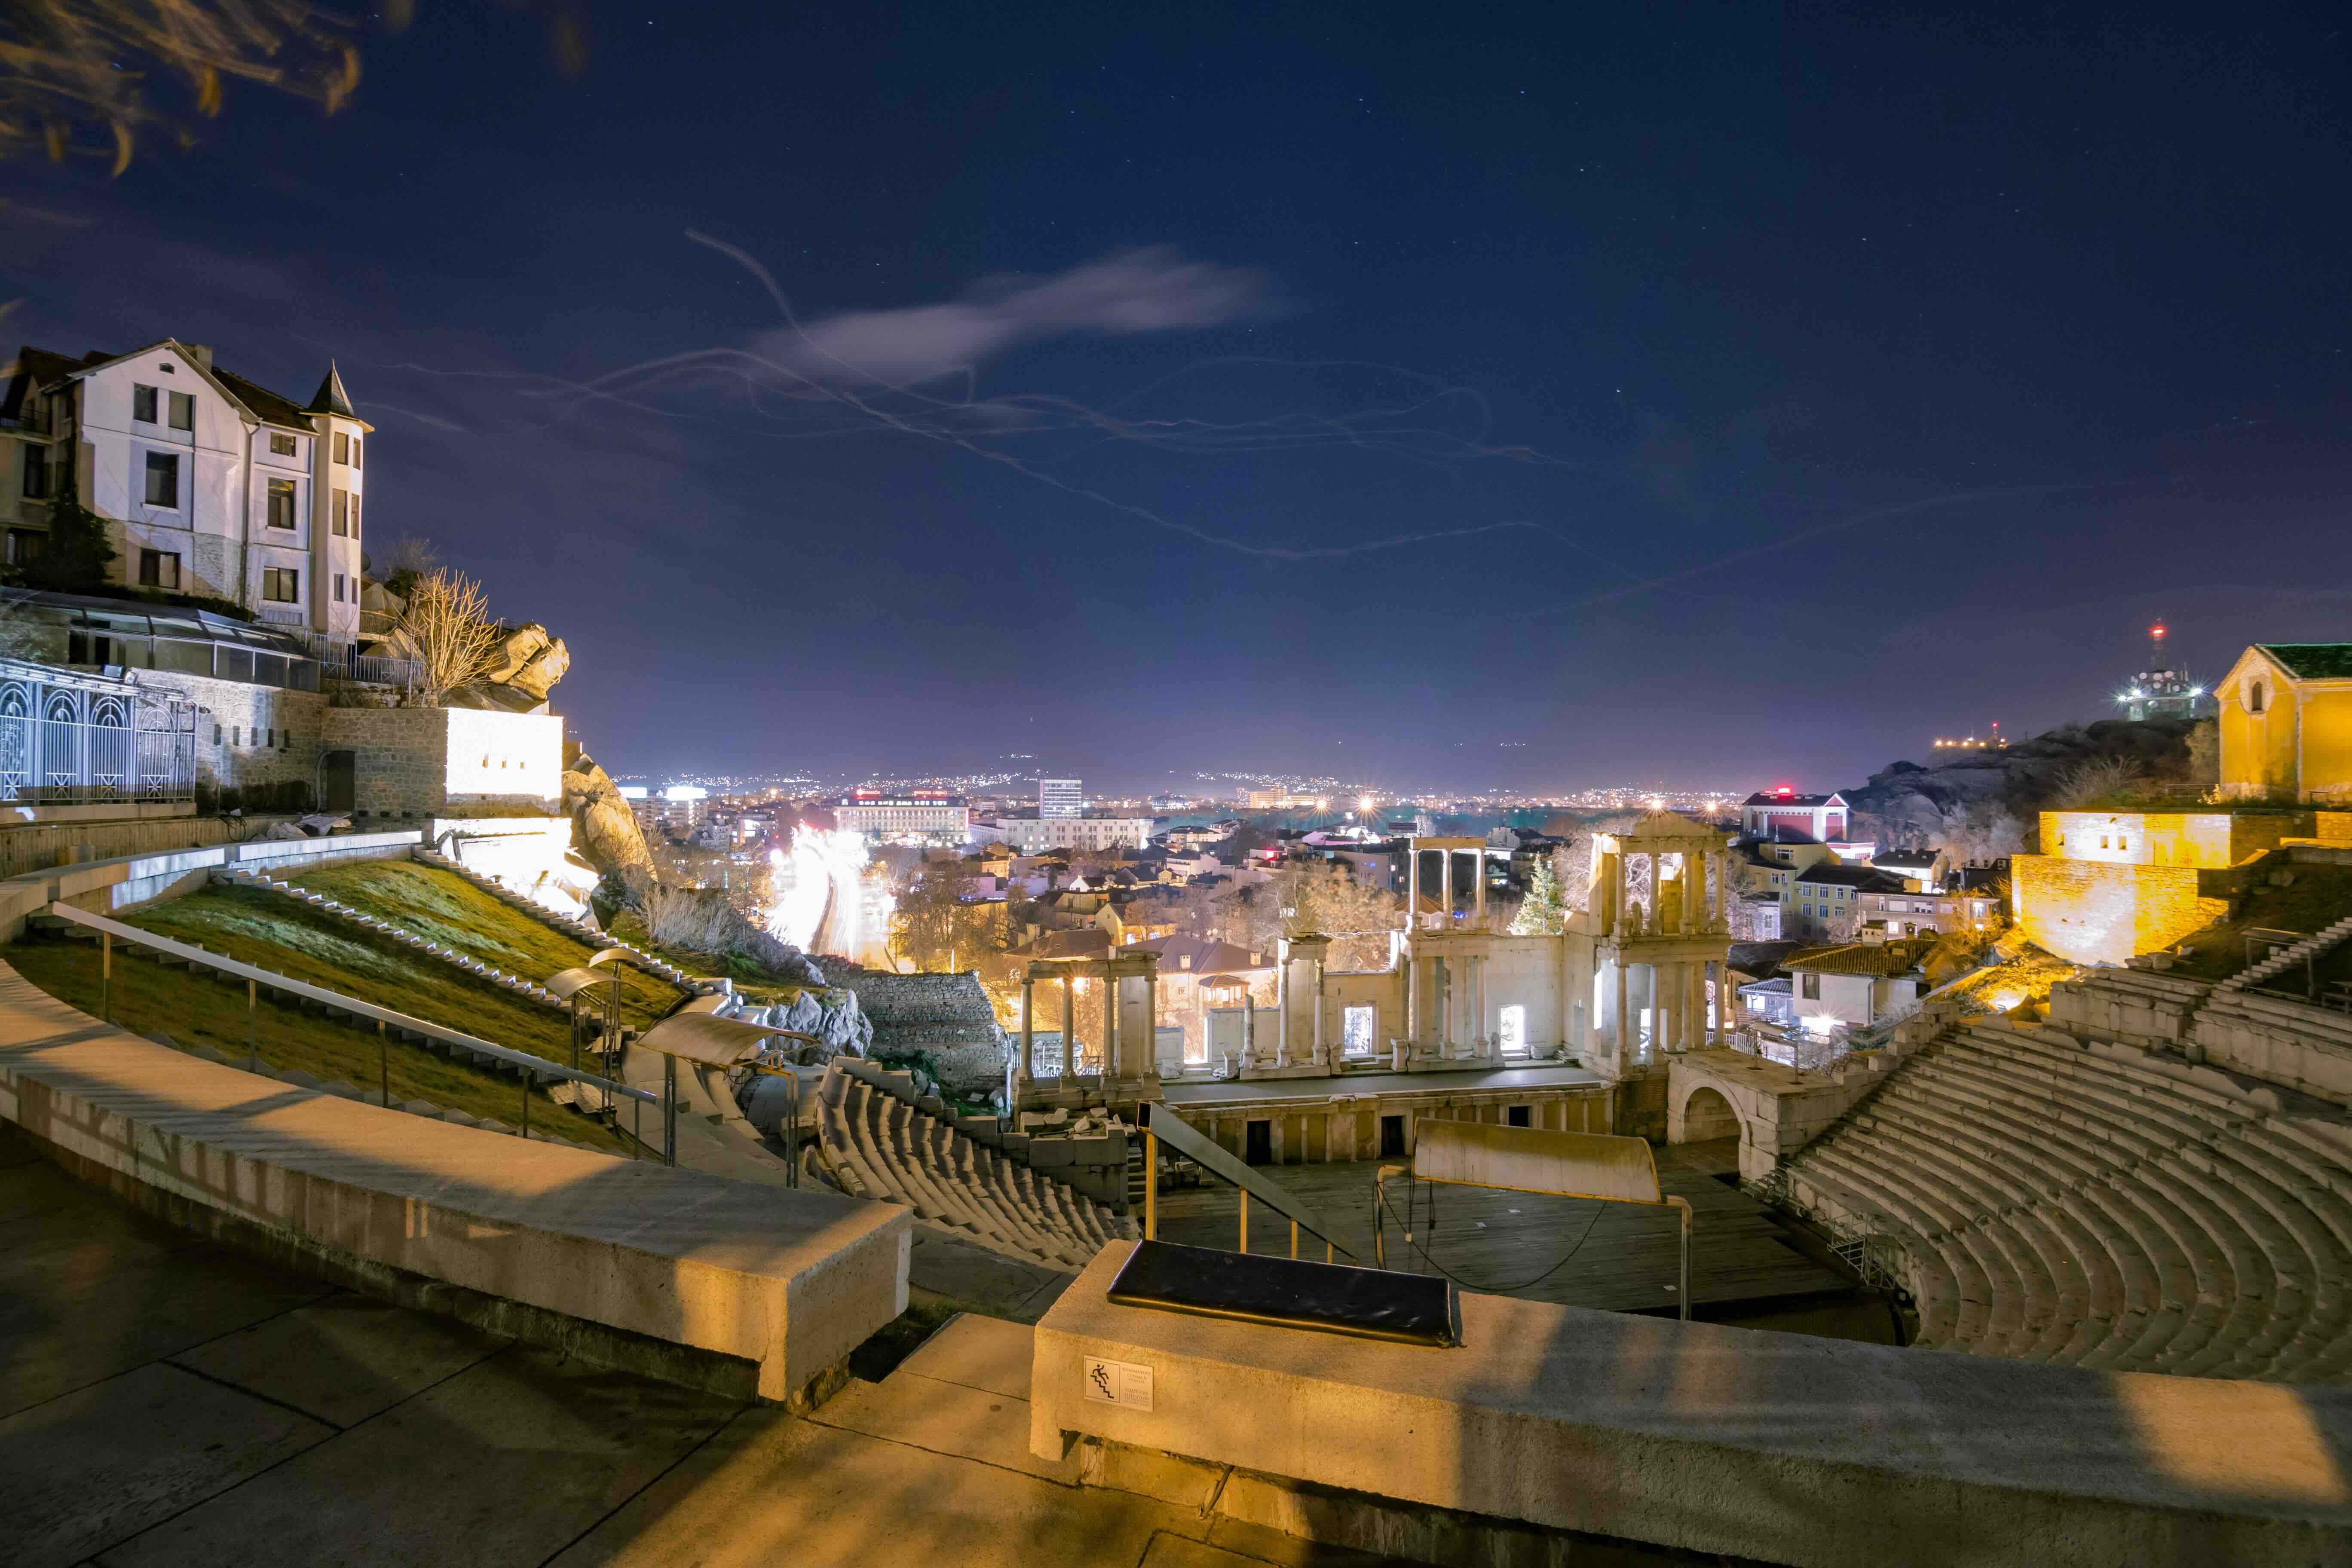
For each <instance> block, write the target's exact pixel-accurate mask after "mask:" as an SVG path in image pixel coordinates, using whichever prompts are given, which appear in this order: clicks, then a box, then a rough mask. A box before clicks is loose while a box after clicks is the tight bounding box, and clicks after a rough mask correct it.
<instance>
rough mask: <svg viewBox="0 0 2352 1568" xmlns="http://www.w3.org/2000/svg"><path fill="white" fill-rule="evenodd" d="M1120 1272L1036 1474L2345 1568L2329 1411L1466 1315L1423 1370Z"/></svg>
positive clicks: (1521, 1307)
mask: <svg viewBox="0 0 2352 1568" xmlns="http://www.w3.org/2000/svg"><path fill="white" fill-rule="evenodd" d="M1128 1252H1129V1246H1128V1244H1125V1243H1118V1242H1114V1243H1112V1244H1111V1245H1110V1246H1108V1247H1106V1248H1104V1250H1103V1252H1102V1254H1101V1255H1100V1256H1099V1257H1097V1258H1096V1259H1095V1261H1094V1262H1093V1263H1092V1264H1091V1265H1089V1266H1088V1268H1087V1271H1086V1272H1085V1273H1084V1274H1083V1275H1081V1276H1080V1277H1079V1279H1078V1280H1077V1282H1076V1284H1074V1285H1072V1286H1071V1287H1070V1289H1068V1290H1066V1291H1065V1292H1064V1293H1063V1295H1062V1296H1061V1298H1060V1300H1057V1301H1056V1302H1055V1305H1054V1307H1053V1309H1052V1310H1050V1311H1048V1312H1047V1313H1046V1315H1045V1320H1044V1321H1042V1322H1040V1323H1039V1324H1038V1325H1037V1331H1036V1337H1035V1351H1034V1363H1033V1364H1032V1368H1031V1373H1030V1400H1031V1405H1030V1421H1031V1443H1030V1447H1031V1449H1032V1451H1033V1452H1034V1453H1035V1454H1036V1455H1038V1456H1039V1457H1041V1458H1054V1459H1059V1458H1063V1457H1064V1455H1065V1454H1066V1452H1067V1451H1068V1447H1069V1443H1070V1440H1071V1438H1072V1437H1073V1436H1083V1437H1086V1438H1090V1439H1095V1440H1098V1441H1100V1442H1102V1443H1104V1444H1106V1445H1117V1446H1118V1447H1119V1448H1120V1449H1122V1450H1125V1451H1128V1452H1131V1453H1139V1454H1142V1455H1145V1456H1151V1455H1174V1456H1178V1457H1180V1458H1185V1459H1192V1460H1199V1461H1204V1462H1206V1463H1209V1464H1213V1465H1231V1466H1234V1467H1235V1469H1236V1472H1237V1473H1239V1472H1251V1473H1255V1474H1256V1475H1258V1476H1271V1477H1279V1478H1286V1479H1289V1480H1290V1481H1294V1482H1299V1483H1305V1485H1306V1487H1307V1488H1311V1489H1341V1490H1344V1491H1345V1492H1349V1493H1357V1494H1365V1493H1369V1494H1371V1497H1372V1499H1373V1500H1394V1501H1396V1502H1399V1503H1402V1504H1408V1505H1414V1506H1417V1507H1421V1508H1434V1509H1443V1510H1455V1511H1457V1512H1459V1513H1461V1514H1465V1515H1473V1516H1481V1517H1483V1518H1486V1519H1488V1520H1501V1521H1521V1522H1523V1523H1526V1524H1532V1525H1536V1526H1539V1527H1541V1528H1543V1529H1545V1530H1549V1531H1587V1532H1591V1533H1592V1534H1597V1535H1602V1536H1614V1537H1620V1538H1623V1539H1628V1540H1633V1541H1640V1542H1652V1543H1654V1544H1657V1545H1661V1546H1667V1547H1674V1548H1679V1549H1682V1550H1685V1551H1691V1552H1705V1553H1722V1554H1726V1555H1730V1556H1736V1557H1742V1558H1755V1559H1760V1560H1762V1561H1765V1562H1771V1563H1801V1564H1808V1565H1819V1568H1885V1564H1887V1563H1927V1564H1943V1563H1949V1564H1962V1563H1967V1564H1977V1563H2069V1564H2076V1565H2089V1568H2100V1565H2106V1564H2114V1565H2116V1568H2124V1565H2133V1568H2137V1565H2138V1564H2143V1563H2234V1564H2269V1563H2277V1564H2288V1563H2294V1564H2305V1563H2321V1562H2342V1561H2344V1560H2345V1559H2346V1557H2347V1552H2352V1483H2347V1478H2346V1474H2345V1470H2344V1461H2343V1460H2342V1459H2340V1458H2339V1456H2342V1455H2346V1454H2352V1392H2347V1391H2344V1390H2339V1389H2332V1388H2291V1387H2284V1386H2280V1385H2277V1384H2254V1383H2238V1382H2228V1381H2223V1380H2219V1379H2209V1378H2185V1377H2164V1376H2158V1375H2152V1374H2147V1373H2100V1372H2086V1371H2083V1370H2080V1369H2077V1368H2071V1367H2045V1366H2038V1365H2034V1364H2032V1363H2021V1362H2011V1361H2002V1360H1998V1359H1994V1358H1991V1357H1979V1356H1960V1355H1950V1354H1946V1353H1942V1352H1933V1351H1905V1350H1897V1349H1895V1348H1892V1347H1889V1346H1884V1345H1869V1344H1859V1343H1854V1342H1848V1341H1842V1340H1829V1339H1818V1338H1813V1337H1811V1336H1808V1335H1802V1334H1777V1333H1758V1332H1754V1331H1748V1330H1743V1329H1730V1328H1718V1327H1716V1326H1714V1325H1712V1324H1707V1323H1681V1322H1675V1321H1668V1320H1663V1319H1655V1318H1646V1317H1641V1316H1637V1315H1633V1314H1627V1313H1615V1312H1596V1311H1589V1310H1583V1309H1580V1308H1576V1307H1557V1306H1552V1305H1549V1304H1547V1303H1544V1302H1537V1301H1521V1300H1510V1299H1507V1298H1504V1297H1497V1296H1479V1295H1469V1294H1465V1295H1464V1296H1463V1297H1462V1299H1461V1300H1462V1327H1463V1334H1464V1339H1465V1344H1464V1346H1463V1348H1461V1349H1457V1350H1433V1349H1427V1348H1423V1347H1421V1346H1413V1345H1399V1344H1387V1343H1382V1342H1375V1341H1370V1340H1357V1339H1348V1338H1343V1337H1340V1336H1339V1335H1334V1334H1323V1333H1315V1332H1309V1331H1297V1330H1290V1329H1283V1328H1274V1327H1266V1326H1261V1325H1257V1324H1252V1323H1244V1322H1234V1321H1221V1320H1215V1319H1208V1318H1201V1317H1192V1316H1186V1315H1181V1314H1178V1313H1173V1312H1163V1311H1155V1310H1148V1309H1143V1308H1133V1307H1117V1306H1113V1305H1111V1304H1110V1303H1109V1302H1108V1300H1106V1292H1107V1290H1108V1287H1109V1284H1110V1280H1111V1279H1112V1277H1113V1276H1114V1275H1115V1274H1116V1273H1117V1271H1118V1267H1119V1265H1120V1264H1122V1263H1123V1262H1124V1261H1125V1260H1126V1258H1127V1255H1128ZM1101 1362H1110V1363H1120V1365H1121V1366H1124V1367H1136V1368H1141V1369H1144V1375H1141V1376H1139V1375H1137V1374H1135V1373H1126V1374H1124V1375H1123V1376H1122V1375H1121V1374H1120V1373H1119V1371H1118V1368H1114V1369H1113V1371H1112V1373H1111V1374H1110V1376H1109V1379H1108V1383H1109V1386H1111V1387H1112V1388H1114V1389H1116V1390H1117V1391H1118V1394H1119V1402H1118V1403H1106V1402H1105V1401H1104V1400H1103V1399H1102V1398H1101V1397H1100V1396H1099V1393H1098V1392H1097V1394H1094V1395H1093V1396H1090V1394H1089V1387H1090V1384H1096V1382H1097V1380H1094V1379H1091V1378H1090V1377H1089V1371H1090V1369H1091V1368H1092V1367H1094V1366H1095V1365H1096V1364H1097V1363H1101ZM1147 1379H1148V1382H1147ZM1147 1386H1148V1388H1149V1391H1150V1392H1149V1396H1148V1399H1147V1398H1146V1397H1144V1396H1143V1390H1144V1389H1145V1388H1146V1387H1147ZM1323 1500H1324V1504H1325V1511H1329V1510H1331V1509H1334V1508H1339V1507H1342V1506H1344V1502H1343V1500H1342V1501H1339V1502H1335V1501H1334V1500H1332V1498H1331V1495H1330V1493H1328V1492H1326V1493H1324V1494H1323ZM1330 1538H1331V1537H1330V1536H1329V1535H1328V1534H1325V1533H1322V1532H1319V1531H1318V1539H1330ZM1351 1543H1352V1542H1351ZM1365 1544H1370V1542H1366V1543H1365ZM1531 1544H1535V1543H1531ZM1561 1544H1563V1545H1565V1546H1568V1547H1569V1549H1570V1551H1573V1550H1575V1545H1574V1543H1570V1542H1562V1543H1561Z"/></svg>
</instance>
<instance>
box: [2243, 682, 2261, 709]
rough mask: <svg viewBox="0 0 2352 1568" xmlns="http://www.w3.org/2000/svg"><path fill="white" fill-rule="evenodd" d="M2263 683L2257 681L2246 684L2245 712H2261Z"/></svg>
mask: <svg viewBox="0 0 2352 1568" xmlns="http://www.w3.org/2000/svg"><path fill="white" fill-rule="evenodd" d="M2262 710H2263V683H2262V682H2261V681H2259V680H2250V681H2248V682H2246V711H2247V712H2249V713H2259V712H2261V711H2262Z"/></svg>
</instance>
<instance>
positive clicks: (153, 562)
mask: <svg viewBox="0 0 2352 1568" xmlns="http://www.w3.org/2000/svg"><path fill="white" fill-rule="evenodd" d="M139 585H140V586H141V587H142V588H176V587H178V586H179V585H180V557H179V554H178V552H174V551H170V550H142V551H141V552H139Z"/></svg>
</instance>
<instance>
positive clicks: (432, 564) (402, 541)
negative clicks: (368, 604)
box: [378, 533, 441, 593]
mask: <svg viewBox="0 0 2352 1568" xmlns="http://www.w3.org/2000/svg"><path fill="white" fill-rule="evenodd" d="M440 564H441V552H439V551H438V550H436V549H435V548H434V547H433V542H432V541H431V540H429V539H423V538H419V537H418V536H417V535H415V534H414V533H404V534H402V535H401V536H400V537H399V538H397V539H395V540H394V541H393V542H391V543H389V544H387V545H385V546H384V547H383V560H382V562H381V563H380V564H379V566H378V572H379V577H378V580H379V581H380V582H383V583H384V584H387V585H389V586H391V587H392V589H393V591H394V593H399V592H400V591H401V584H400V579H402V578H406V579H407V580H408V582H409V583H411V584H414V583H415V581H416V579H417V578H419V577H422V576H424V575H425V574H426V573H428V572H430V571H432V570H433V569H434V568H436V567H437V566H439V565H440Z"/></svg>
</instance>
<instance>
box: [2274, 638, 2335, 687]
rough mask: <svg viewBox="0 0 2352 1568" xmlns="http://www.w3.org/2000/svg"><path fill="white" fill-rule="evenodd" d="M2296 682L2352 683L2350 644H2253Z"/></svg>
mask: <svg viewBox="0 0 2352 1568" xmlns="http://www.w3.org/2000/svg"><path fill="white" fill-rule="evenodd" d="M2254 646H2255V647H2259V648H2261V649H2262V650H2263V652H2264V653H2266V654H2268V655H2270V656H2271V658H2273V659H2275V660H2277V661H2278V664H2279V667H2280V668H2283V669H2284V670H2285V671H2286V672H2287V673H2288V674H2289V675H2292V676H2294V678H2295V679H2297V680H2352V642H2266V643H2256V644H2255V645H2254Z"/></svg>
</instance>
